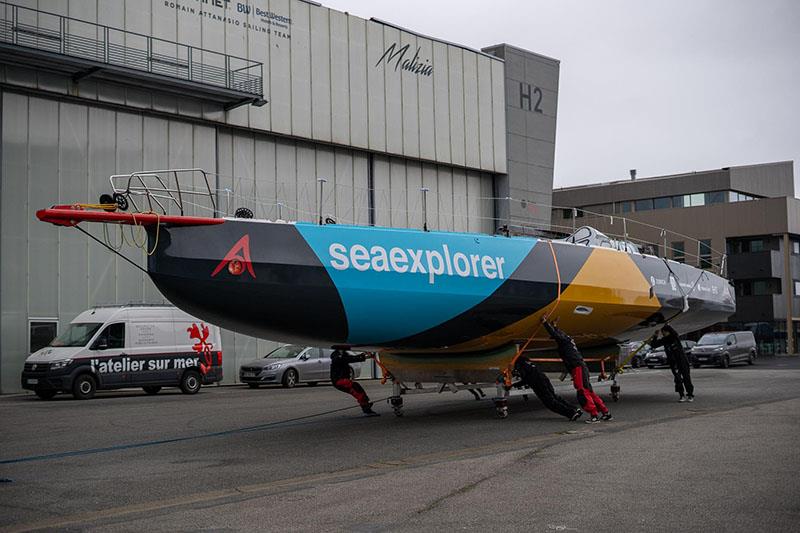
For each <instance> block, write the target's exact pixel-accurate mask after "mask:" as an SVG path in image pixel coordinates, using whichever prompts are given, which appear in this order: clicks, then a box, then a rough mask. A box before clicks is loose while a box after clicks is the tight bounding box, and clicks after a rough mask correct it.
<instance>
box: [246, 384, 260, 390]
mask: <svg viewBox="0 0 800 533" xmlns="http://www.w3.org/2000/svg"><path fill="white" fill-rule="evenodd" d="M247 386H248V387H250V388H251V389H257V388H258V383H248V384H247Z"/></svg>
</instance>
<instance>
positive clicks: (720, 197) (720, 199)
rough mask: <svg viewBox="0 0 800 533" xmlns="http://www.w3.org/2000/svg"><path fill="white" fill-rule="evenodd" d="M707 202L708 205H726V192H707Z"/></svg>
mask: <svg viewBox="0 0 800 533" xmlns="http://www.w3.org/2000/svg"><path fill="white" fill-rule="evenodd" d="M705 200H706V203H707V204H721V203H724V202H725V192H724V191H714V192H707V193H706V198H705Z"/></svg>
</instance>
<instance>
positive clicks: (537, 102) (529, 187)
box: [484, 44, 560, 230]
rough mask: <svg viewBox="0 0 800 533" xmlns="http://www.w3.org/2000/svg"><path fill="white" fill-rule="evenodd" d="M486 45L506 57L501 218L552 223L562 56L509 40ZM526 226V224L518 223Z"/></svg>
mask: <svg viewBox="0 0 800 533" xmlns="http://www.w3.org/2000/svg"><path fill="white" fill-rule="evenodd" d="M484 51H486V52H487V53H490V54H493V55H495V56H497V57H499V58H502V59H503V60H504V61H505V91H506V98H505V114H506V126H507V131H506V139H507V146H508V148H507V149H508V172H507V176H502V177H500V178H499V179H498V180H497V189H496V195H497V197H498V198H504V197H507V196H510V197H511V198H513V200H512V201H511V202H504V201H498V204H497V211H498V218H499V219H500V220H506V218H507V216H508V209H509V207H510V209H511V219H512V224H514V225H522V226H533V227H537V228H541V229H548V228H549V223H550V204H551V196H552V191H553V169H554V165H555V142H556V117H557V114H558V76H559V68H560V65H559V61H558V60H555V59H551V58H548V57H544V56H540V55H538V54H534V53H532V52H528V51H526V50H521V49H519V48H516V47H513V46H510V45H507V44H503V45H498V46H492V47H489V48H485V49H484ZM516 229H518V230H520V229H521V228H516Z"/></svg>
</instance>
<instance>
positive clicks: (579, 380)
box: [542, 317, 613, 424]
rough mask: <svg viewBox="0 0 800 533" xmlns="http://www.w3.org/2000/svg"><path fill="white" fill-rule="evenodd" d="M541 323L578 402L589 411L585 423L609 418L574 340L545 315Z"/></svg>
mask: <svg viewBox="0 0 800 533" xmlns="http://www.w3.org/2000/svg"><path fill="white" fill-rule="evenodd" d="M542 324H544V327H545V329H546V330H547V332H548V333H549V334H550V337H551V338H552V339H553V340H554V341H556V345H557V347H558V355H559V357H561V360H562V361H563V362H564V366H565V367H566V368H567V372H569V373H570V375H571V376H572V385H573V386H574V387H575V390H576V391H577V395H578V402H580V404H581V407H583V409H584V411H586V412H587V413H589V419H588V420H587V421H586V423H587V424H592V423H594V422H599V421H600V420H611V419H612V418H613V417H612V416H611V413H610V412H609V410H608V408H607V407H606V404H605V403H603V400H601V399H600V397H599V396H598V395H597V394H595V392H594V390H593V389H592V384H591V382H590V381H589V367H587V366H586V362H585V361H584V360H583V357H582V356H581V353H580V352H579V351H578V347H577V346H576V345H575V341H574V340H573V339H572V337H570V336H569V335H567V334H566V333H564V332H563V331H561V330H560V329H558V328H557V327H556V326H555V325H554V324H550V323H549V322H548V321H547V319H546V318H545V317H542Z"/></svg>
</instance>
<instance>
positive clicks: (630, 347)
mask: <svg viewBox="0 0 800 533" xmlns="http://www.w3.org/2000/svg"><path fill="white" fill-rule="evenodd" d="M642 344H643V343H642V342H641V341H640V342H627V343H625V344H620V345H619V361H626V360H627V359H628V357H630V355H631V354H632V353H633V352H636V350H639V347H640V346H642ZM649 351H650V345H649V344H645V345H644V347H643V348H642V349H641V350H639V351H638V352H636V355H634V356H633V357H631V359H630V362H629V364H630V365H631V366H632V367H633V368H639V367H640V366H642V365H643V364H644V358H645V356H646V355H647V354H648V352H649Z"/></svg>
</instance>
